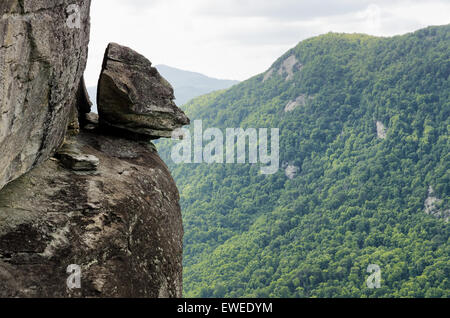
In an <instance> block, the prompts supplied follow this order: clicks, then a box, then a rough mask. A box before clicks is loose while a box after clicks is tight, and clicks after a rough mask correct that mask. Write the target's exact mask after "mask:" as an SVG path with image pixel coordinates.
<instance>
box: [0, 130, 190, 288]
mask: <svg viewBox="0 0 450 318" xmlns="http://www.w3.org/2000/svg"><path fill="white" fill-rule="evenodd" d="M68 142H69V143H70V144H71V145H72V146H73V147H75V148H77V149H78V150H79V151H80V152H82V153H83V154H85V155H87V156H92V157H96V158H98V159H99V161H100V164H99V165H98V167H97V168H96V170H92V171H72V170H69V169H67V168H65V167H64V166H66V165H65V164H64V165H63V162H59V161H58V160H56V159H51V160H48V161H46V162H45V163H43V164H42V165H40V166H39V167H37V168H35V169H33V170H32V171H30V172H29V173H27V174H26V175H24V176H22V177H21V178H19V179H17V180H15V181H13V182H11V183H10V184H8V185H7V186H6V187H5V188H4V189H3V190H2V191H1V192H0V297H181V296H182V239H183V226H182V218H181V212H180V206H179V194H178V190H177V188H176V185H175V182H174V181H173V179H172V177H171V175H170V173H169V171H168V169H167V167H166V165H165V164H164V162H162V161H161V159H160V158H159V156H158V154H157V152H156V150H155V148H154V146H153V145H152V144H151V143H149V142H137V141H129V140H126V139H122V138H118V137H112V136H106V135H100V134H99V133H98V132H97V131H96V130H92V131H89V132H88V131H81V133H80V134H79V135H77V136H76V137H72V138H71V139H69V140H68ZM72 264H74V265H78V266H79V267H80V269H81V288H80V289H69V288H68V285H67V284H66V281H67V279H68V278H69V274H68V273H67V272H66V270H67V269H68V266H69V265H72Z"/></svg>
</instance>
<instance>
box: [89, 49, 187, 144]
mask: <svg viewBox="0 0 450 318" xmlns="http://www.w3.org/2000/svg"><path fill="white" fill-rule="evenodd" d="M174 98H175V97H174V93H173V88H172V86H171V85H170V84H169V83H168V82H167V81H166V80H165V79H164V78H163V77H162V76H161V75H160V74H159V73H158V71H157V70H156V68H154V67H152V64H151V62H150V61H149V60H148V59H146V58H145V57H144V56H142V55H140V54H139V53H137V52H135V51H133V50H132V49H130V48H127V47H124V46H120V45H118V44H115V43H111V44H109V46H108V48H107V49H106V52H105V58H104V61H103V68H102V72H101V75H100V80H99V83H98V93H97V104H98V105H97V106H98V112H99V117H100V124H101V125H102V126H103V127H104V128H108V127H112V128H114V129H122V130H124V131H127V132H131V133H135V134H138V135H144V136H149V137H151V138H154V139H157V138H160V137H167V138H170V137H171V134H172V131H173V130H175V129H177V128H180V127H181V126H183V125H187V124H189V119H188V118H187V117H186V115H185V114H184V113H183V111H182V110H181V109H179V108H178V107H177V106H176V105H175V103H174V101H173V100H174Z"/></svg>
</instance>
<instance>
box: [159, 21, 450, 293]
mask: <svg viewBox="0 0 450 318" xmlns="http://www.w3.org/2000/svg"><path fill="white" fill-rule="evenodd" d="M449 75H450V25H446V26H440V27H429V28H426V29H422V30H419V31H417V32H415V33H411V34H406V35H402V36H395V37H389V38H388V37H386V38H385V37H373V36H367V35H361V34H336V33H329V34H325V35H322V36H319V37H314V38H311V39H308V40H305V41H302V42H301V43H299V44H298V45H297V46H296V47H295V48H293V49H291V50H289V51H288V52H287V53H286V54H284V55H283V56H282V57H281V58H280V59H278V60H277V61H276V62H275V63H274V64H273V65H272V67H271V68H270V69H269V70H268V71H267V72H265V73H263V74H260V75H257V76H255V77H253V78H251V79H249V80H247V81H245V82H242V83H240V84H239V85H236V86H234V87H232V88H230V89H228V90H224V91H219V92H214V93H212V94H209V95H205V96H202V97H199V98H197V99H194V100H193V101H191V102H189V103H188V104H186V105H185V106H184V107H183V108H184V110H185V111H186V113H187V114H188V116H189V117H190V118H191V120H196V119H202V120H203V125H204V126H205V127H218V128H221V129H225V128H227V127H231V128H237V127H242V128H244V129H246V128H249V127H253V128H262V127H264V128H280V170H279V172H278V173H276V174H273V175H262V174H260V172H259V167H258V165H255V164H249V163H246V164H206V163H203V164H179V165H176V164H174V163H173V162H172V160H171V157H170V151H171V147H172V146H173V145H175V144H176V143H177V141H164V142H159V143H158V145H157V146H158V149H159V151H160V153H161V155H162V156H163V158H164V160H165V161H166V162H167V163H168V166H169V167H170V169H171V171H172V173H173V175H174V178H175V180H176V182H177V185H178V187H179V189H180V194H181V204H182V210H183V218H184V227H185V239H184V295H185V296H186V297H450V240H449V239H450V235H449V234H450V226H449V223H448V217H449V216H450V196H449V195H450V137H449V133H450V119H449V114H450V98H449V97H450V96H449V95H450V86H449ZM369 264H376V265H378V266H379V267H380V269H381V284H380V288H374V289H371V288H368V287H367V285H366V280H367V278H368V277H369V275H370V273H368V272H367V267H368V265H369Z"/></svg>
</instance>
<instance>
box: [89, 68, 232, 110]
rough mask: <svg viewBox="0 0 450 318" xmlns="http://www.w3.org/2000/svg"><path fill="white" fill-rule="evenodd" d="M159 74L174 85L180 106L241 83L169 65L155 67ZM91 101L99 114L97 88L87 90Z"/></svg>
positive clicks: (93, 108) (92, 87)
mask: <svg viewBox="0 0 450 318" xmlns="http://www.w3.org/2000/svg"><path fill="white" fill-rule="evenodd" d="M155 67H156V68H157V69H158V71H159V73H160V74H161V75H162V76H163V77H164V78H165V79H166V80H168V81H169V82H170V84H172V86H173V88H174V90H175V98H176V101H175V102H176V103H177V105H178V106H180V105H183V104H186V103H187V102H188V101H190V100H191V99H193V98H196V97H198V96H201V95H205V94H208V93H211V92H214V91H217V90H222V89H227V88H230V87H231V86H233V85H235V84H238V83H239V81H232V80H222V79H216V78H211V77H208V76H206V75H203V74H200V73H195V72H190V71H184V70H180V69H177V68H174V67H170V66H167V65H157V66H155ZM87 90H88V92H89V96H90V97H91V101H92V103H93V106H92V110H93V111H94V112H95V113H96V112H97V87H96V86H91V87H88V88H87Z"/></svg>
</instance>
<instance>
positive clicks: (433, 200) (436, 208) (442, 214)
mask: <svg viewBox="0 0 450 318" xmlns="http://www.w3.org/2000/svg"><path fill="white" fill-rule="evenodd" d="M441 204H442V199H439V198H437V197H436V195H435V193H434V189H433V187H432V186H429V187H428V196H427V198H426V199H425V202H424V212H425V213H426V214H429V215H432V216H434V217H436V218H438V219H443V220H445V222H448V220H449V218H450V209H447V210H445V209H443V208H442V207H440V205H441Z"/></svg>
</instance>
